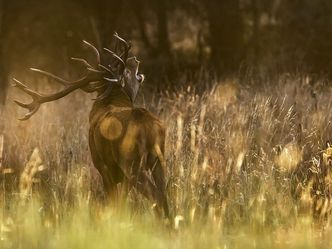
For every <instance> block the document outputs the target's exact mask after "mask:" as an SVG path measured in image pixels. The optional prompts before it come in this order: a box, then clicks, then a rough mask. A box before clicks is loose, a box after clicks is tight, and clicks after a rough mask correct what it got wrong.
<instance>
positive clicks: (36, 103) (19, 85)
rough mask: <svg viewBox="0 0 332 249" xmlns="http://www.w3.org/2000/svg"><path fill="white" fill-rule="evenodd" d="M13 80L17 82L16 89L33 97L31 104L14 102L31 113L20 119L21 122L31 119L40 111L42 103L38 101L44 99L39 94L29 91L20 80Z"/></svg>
mask: <svg viewBox="0 0 332 249" xmlns="http://www.w3.org/2000/svg"><path fill="white" fill-rule="evenodd" d="M13 80H14V82H15V83H14V84H13V86H14V87H16V88H18V89H20V90H22V91H24V92H25V93H27V94H29V95H30V96H31V98H32V102H31V103H29V104H26V103H22V102H20V101H18V100H14V102H15V103H16V104H17V105H19V106H21V107H23V108H25V109H28V110H29V112H28V113H26V114H25V115H24V117H22V118H19V120H27V119H29V118H30V117H31V116H32V115H33V114H35V113H36V112H37V111H38V110H39V107H40V104H41V103H40V102H39V101H38V99H40V98H42V95H40V94H39V93H37V92H35V91H33V90H31V89H29V88H28V87H27V86H26V85H25V84H23V83H22V82H20V81H19V80H17V79H15V78H14V79H13Z"/></svg>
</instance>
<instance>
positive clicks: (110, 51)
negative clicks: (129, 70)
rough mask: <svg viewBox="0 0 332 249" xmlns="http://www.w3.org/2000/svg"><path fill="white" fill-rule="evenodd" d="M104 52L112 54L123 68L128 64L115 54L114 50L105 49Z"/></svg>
mask: <svg viewBox="0 0 332 249" xmlns="http://www.w3.org/2000/svg"><path fill="white" fill-rule="evenodd" d="M104 50H105V51H107V52H108V53H110V54H111V55H112V56H113V57H114V58H115V59H117V60H118V61H119V62H120V63H121V65H122V66H123V67H125V66H126V63H125V62H124V61H123V60H122V58H121V57H120V56H118V55H117V54H116V53H114V52H113V51H112V50H110V49H108V48H104Z"/></svg>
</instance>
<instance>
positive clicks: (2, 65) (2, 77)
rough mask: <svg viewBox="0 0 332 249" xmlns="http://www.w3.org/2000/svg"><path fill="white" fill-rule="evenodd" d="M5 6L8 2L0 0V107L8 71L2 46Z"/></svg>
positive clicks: (5, 88)
mask: <svg viewBox="0 0 332 249" xmlns="http://www.w3.org/2000/svg"><path fill="white" fill-rule="evenodd" d="M7 5H8V1H6V0H0V105H4V104H5V101H6V93H7V86H8V70H7V65H6V58H5V54H4V49H5V48H4V44H5V39H6V33H7V25H8V23H7V16H8V13H7V12H8V11H7Z"/></svg>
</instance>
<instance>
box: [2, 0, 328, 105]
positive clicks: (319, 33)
mask: <svg viewBox="0 0 332 249" xmlns="http://www.w3.org/2000/svg"><path fill="white" fill-rule="evenodd" d="M0 5H1V6H0V101H1V102H2V103H4V102H5V99H6V97H5V95H6V94H5V93H6V89H7V88H8V85H9V83H10V80H9V79H10V78H11V77H12V76H13V75H15V77H21V79H23V80H24V77H25V75H26V74H28V73H29V72H28V71H27V69H28V68H29V67H38V68H42V69H46V70H48V71H52V72H55V73H58V74H62V75H67V76H70V74H80V72H81V70H80V68H79V67H78V66H77V65H75V64H74V63H72V62H70V59H69V58H70V57H72V56H80V57H89V56H91V55H90V54H89V53H88V51H86V50H84V49H83V47H82V43H81V40H82V39H86V40H88V41H90V42H91V43H93V44H95V45H96V46H97V47H99V48H102V47H110V46H111V40H112V34H113V32H114V31H117V32H118V33H119V34H120V35H122V36H124V37H125V38H126V39H128V40H131V41H132V42H133V46H134V48H133V52H134V53H135V54H136V55H137V56H138V57H139V58H140V59H141V60H143V61H144V64H143V65H142V66H143V71H144V72H145V73H146V74H147V76H148V78H149V79H150V81H148V82H149V83H150V84H152V87H154V86H156V85H158V86H160V85H165V84H166V83H167V84H168V85H172V84H173V85H174V84H177V83H178V82H179V80H178V79H179V78H180V77H182V76H183V75H193V74H195V73H197V72H201V71H202V69H204V70H206V71H208V72H209V73H210V72H211V75H214V76H215V75H219V76H229V75H234V74H242V73H248V72H250V73H251V74H252V75H255V76H258V75H277V74H279V73H284V72H305V73H310V74H315V75H324V76H326V75H327V76H328V75H329V74H330V73H331V61H332V60H331V59H332V53H331V51H332V39H331V38H332V32H331V31H332V1H330V0H315V1H312V0H293V1H289V0H208V1H207V0H47V1H45V0H0ZM81 73H82V72H81ZM68 74H69V75H68ZM151 82H152V83H151ZM149 83H148V84H149Z"/></svg>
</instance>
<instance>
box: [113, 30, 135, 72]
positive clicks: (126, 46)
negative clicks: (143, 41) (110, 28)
mask: <svg viewBox="0 0 332 249" xmlns="http://www.w3.org/2000/svg"><path fill="white" fill-rule="evenodd" d="M113 36H114V37H115V38H116V41H117V42H116V51H117V47H118V44H119V43H121V44H122V45H123V46H124V52H123V53H122V54H121V55H120V56H117V57H119V58H120V59H121V61H122V62H121V66H120V72H121V73H122V72H123V70H124V69H125V67H126V64H125V62H126V61H127V58H128V52H129V50H130V48H131V44H130V43H129V42H127V41H126V40H125V39H123V38H121V37H120V36H119V35H118V33H116V32H115V33H114V35H113ZM117 59H118V58H117ZM118 60H119V59H118Z"/></svg>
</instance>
